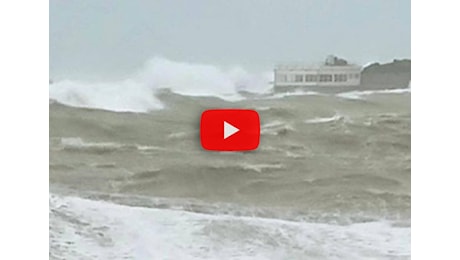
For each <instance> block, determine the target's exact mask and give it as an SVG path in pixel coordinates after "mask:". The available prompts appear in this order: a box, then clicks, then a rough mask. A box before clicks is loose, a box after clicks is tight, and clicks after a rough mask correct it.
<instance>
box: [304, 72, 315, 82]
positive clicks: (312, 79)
mask: <svg viewBox="0 0 460 260" xmlns="http://www.w3.org/2000/svg"><path fill="white" fill-rule="evenodd" d="M316 80H317V79H316V75H311V74H307V75H305V81H306V82H316Z"/></svg>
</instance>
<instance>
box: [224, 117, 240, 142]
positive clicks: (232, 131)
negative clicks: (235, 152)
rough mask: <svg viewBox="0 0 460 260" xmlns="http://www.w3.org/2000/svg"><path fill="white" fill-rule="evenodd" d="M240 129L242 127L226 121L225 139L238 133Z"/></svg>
mask: <svg viewBox="0 0 460 260" xmlns="http://www.w3.org/2000/svg"><path fill="white" fill-rule="evenodd" d="M238 131H240V129H238V128H236V127H234V126H232V125H231V124H229V123H227V122H226V121H224V139H227V138H228V137H230V136H232V135H234V134H236V133H237V132H238Z"/></svg>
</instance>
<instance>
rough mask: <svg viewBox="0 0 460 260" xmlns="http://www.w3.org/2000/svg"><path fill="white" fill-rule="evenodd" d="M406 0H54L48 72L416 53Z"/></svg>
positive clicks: (114, 73)
mask: <svg viewBox="0 0 460 260" xmlns="http://www.w3.org/2000/svg"><path fill="white" fill-rule="evenodd" d="M410 44H411V38H410V1H408V0H385V1H383V0H375V1H365V0H360V1H358V0H347V1H342V0H336V1H326V0H322V1H319V0H318V1H308V0H290V1H281V0H279V1H278V0H270V1H267V0H266V1H262V0H250V1H248V0H232V1H228V0H194V1H190V0H155V1H151V0H130V1H127V0H111V1H97V0H78V1H77V0H66V1H62V0H51V1H50V76H51V77H57V78H63V77H69V78H78V77H101V78H104V77H109V78H123V76H124V75H127V74H130V73H132V72H133V71H135V70H137V69H138V68H139V67H141V66H142V65H143V64H144V63H145V62H146V61H147V60H148V59H150V58H152V57H164V58H168V59H172V60H177V61H183V62H192V63H206V64H213V65H217V66H233V65H239V66H242V67H244V68H246V69H248V70H267V69H270V68H271V67H272V66H273V64H274V63H277V62H286V61H289V62H291V61H292V62H305V63H311V62H318V61H322V60H323V59H324V58H325V56H326V55H328V54H337V55H339V56H342V57H344V58H347V59H348V60H350V61H352V62H355V63H358V64H364V63H367V62H369V61H391V60H392V59H393V58H410Z"/></svg>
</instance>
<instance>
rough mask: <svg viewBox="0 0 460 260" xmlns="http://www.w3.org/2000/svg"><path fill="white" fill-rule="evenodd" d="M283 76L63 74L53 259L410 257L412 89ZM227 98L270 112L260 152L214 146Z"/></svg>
mask: <svg viewBox="0 0 460 260" xmlns="http://www.w3.org/2000/svg"><path fill="white" fill-rule="evenodd" d="M269 80H270V79H269V77H267V75H266V74H265V73H256V74H251V73H248V72H246V71H244V70H242V69H240V68H219V67H216V66H210V65H203V64H190V63H183V62H175V61H170V60H166V59H160V58H156V59H153V60H151V61H150V62H148V63H147V65H146V66H145V68H144V69H143V70H141V71H139V72H138V73H136V74H135V75H134V76H133V77H131V78H130V79H128V80H126V81H120V82H104V83H94V82H93V83H87V82H78V81H70V80H66V81H60V82H56V83H54V84H51V85H50V86H49V87H50V89H49V91H50V104H49V106H50V189H51V190H52V193H51V194H50V256H51V258H52V259H408V258H410V230H411V228H410V225H411V224H410V223H411V217H410V204H411V195H410V185H411V182H410V180H411V173H410V171H411V165H410V161H411V159H410V149H411V142H410V139H411V138H410V137H411V135H410V120H411V116H410V89H392V90H361V91H356V90H355V91H342V93H336V92H334V93H331V92H324V93H319V92H316V91H315V92H312V91H296V92H292V93H273V92H272V91H271V89H270V86H269V84H268V83H267V82H268V81H269ZM165 88H167V89H169V91H164V90H163V89H165ZM216 107H238V108H249V109H256V110H257V111H258V112H259V115H260V119H261V134H262V135H261V142H260V146H259V148H258V150H256V151H254V152H248V153H237V152H234V153H210V152H206V151H204V150H202V149H201V146H200V141H199V129H198V127H199V117H200V115H201V113H202V111H203V110H205V109H208V108H216ZM87 108H91V109H87ZM126 112H136V113H126ZM94 194H98V195H97V196H96V195H94ZM139 198H142V199H139Z"/></svg>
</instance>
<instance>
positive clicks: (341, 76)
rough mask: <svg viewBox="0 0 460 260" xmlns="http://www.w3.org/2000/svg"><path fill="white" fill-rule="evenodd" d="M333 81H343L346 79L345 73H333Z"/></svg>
mask: <svg viewBox="0 0 460 260" xmlns="http://www.w3.org/2000/svg"><path fill="white" fill-rule="evenodd" d="M334 81H335V82H345V81H347V74H335V75H334Z"/></svg>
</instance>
